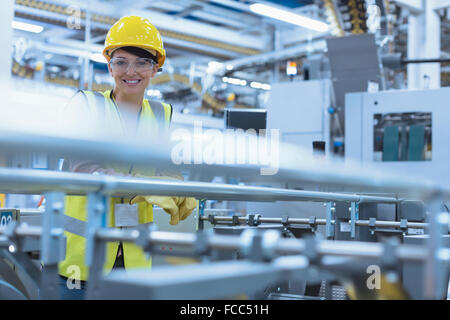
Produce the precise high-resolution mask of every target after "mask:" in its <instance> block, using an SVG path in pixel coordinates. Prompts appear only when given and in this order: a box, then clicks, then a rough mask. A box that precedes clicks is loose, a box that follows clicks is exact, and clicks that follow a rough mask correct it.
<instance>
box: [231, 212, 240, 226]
mask: <svg viewBox="0 0 450 320" xmlns="http://www.w3.org/2000/svg"><path fill="white" fill-rule="evenodd" d="M231 219H232V220H231V225H233V226H238V225H239V216H238V215H236V214H234V215H233V216H232V218H231Z"/></svg>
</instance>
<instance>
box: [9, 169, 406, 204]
mask: <svg viewBox="0 0 450 320" xmlns="http://www.w3.org/2000/svg"><path fill="white" fill-rule="evenodd" d="M0 190H1V191H3V192H7V193H8V192H9V193H14V192H18V193H24V192H28V193H42V192H49V191H55V190H58V191H63V192H65V193H68V194H86V193H88V192H92V191H101V192H103V193H105V194H108V195H115V196H128V197H132V196H134V195H172V196H185V197H196V198H199V199H205V198H206V199H215V200H243V201H244V200H245V201H316V202H323V201H349V202H353V201H356V202H358V201H359V202H361V201H363V202H385V203H396V202H398V201H399V200H398V199H396V198H393V197H372V196H360V195H355V194H340V193H327V192H316V191H303V190H290V189H280V188H269V187H255V186H242V185H227V184H218V183H207V182H192V181H168V180H159V179H143V178H134V177H118V176H102V175H91V174H81V173H70V172H59V171H41V170H29V169H8V168H0Z"/></svg>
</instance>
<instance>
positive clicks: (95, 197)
mask: <svg viewBox="0 0 450 320" xmlns="http://www.w3.org/2000/svg"><path fill="white" fill-rule="evenodd" d="M87 198H88V208H87V210H88V224H87V228H86V259H85V261H86V265H87V266H88V267H89V281H88V285H87V292H86V298H87V299H93V298H94V297H95V293H96V292H97V289H98V285H99V282H100V280H101V276H102V273H103V265H104V263H105V258H106V242H104V241H102V240H99V239H97V238H96V236H95V234H96V232H97V230H98V229H99V228H106V226H107V218H108V211H109V206H108V204H109V198H108V197H107V196H105V195H103V194H101V193H99V192H90V193H88V197H87Z"/></svg>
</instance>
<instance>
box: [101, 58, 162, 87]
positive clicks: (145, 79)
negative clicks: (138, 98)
mask: <svg viewBox="0 0 450 320" xmlns="http://www.w3.org/2000/svg"><path fill="white" fill-rule="evenodd" d="M142 60H143V59H142V58H139V57H138V56H136V55H134V54H132V53H129V52H126V51H125V50H122V49H117V50H116V51H114V54H113V57H112V59H111V62H110V63H109V64H108V69H109V72H110V74H111V76H112V77H113V78H114V82H115V84H116V85H115V87H114V90H118V91H120V92H122V93H124V94H130V95H134V94H144V92H145V90H146V88H147V87H148V85H149V84H150V80H151V79H152V78H153V77H154V76H155V74H156V72H157V71H158V65H155V64H152V65H151V68H142V67H140V66H141V65H142V62H141V61H142ZM144 60H145V59H144ZM127 65H128V68H124V66H127Z"/></svg>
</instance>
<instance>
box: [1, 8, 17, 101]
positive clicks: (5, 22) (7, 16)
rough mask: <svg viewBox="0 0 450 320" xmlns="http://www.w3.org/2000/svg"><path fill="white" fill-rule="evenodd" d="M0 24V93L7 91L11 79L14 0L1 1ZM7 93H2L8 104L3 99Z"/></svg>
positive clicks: (7, 95) (6, 96) (7, 96)
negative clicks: (1, 47)
mask: <svg viewBox="0 0 450 320" xmlns="http://www.w3.org/2000/svg"><path fill="white" fill-rule="evenodd" d="M0 17H1V19H0V25H1V26H2V33H1V35H0V39H1V40H2V43H3V48H4V49H3V50H2V56H1V59H0V93H3V92H2V91H4V92H5V93H9V90H10V80H11V61H12V59H11V53H12V34H13V29H12V28H11V23H12V21H13V17H14V1H13V0H4V1H2V10H1V11H0ZM9 96H10V95H9V94H2V99H3V103H4V105H8V101H5V100H4V99H8V98H9Z"/></svg>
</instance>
